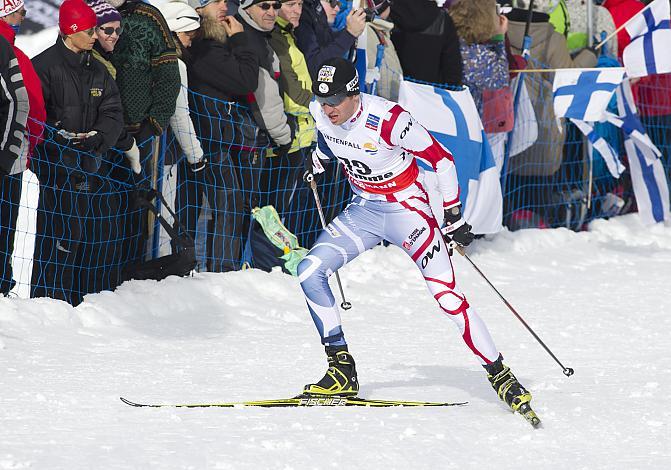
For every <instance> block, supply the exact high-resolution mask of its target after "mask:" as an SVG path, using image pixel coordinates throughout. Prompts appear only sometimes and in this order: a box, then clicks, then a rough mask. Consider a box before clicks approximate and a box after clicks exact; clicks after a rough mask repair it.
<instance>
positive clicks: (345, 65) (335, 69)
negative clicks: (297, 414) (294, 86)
mask: <svg viewBox="0 0 671 470" xmlns="http://www.w3.org/2000/svg"><path fill="white" fill-rule="evenodd" d="M312 92H313V93H314V94H315V95H317V96H321V97H326V96H333V95H336V94H339V93H345V94H347V96H353V95H358V94H359V93H360V88H359V74H357V72H356V69H355V68H354V64H352V62H350V61H348V60H345V59H343V58H341V57H334V58H333V59H329V60H327V61H326V62H324V63H323V64H321V65H320V66H319V71H318V72H317V80H315V81H314V82H313V83H312Z"/></svg>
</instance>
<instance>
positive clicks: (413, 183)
mask: <svg viewBox="0 0 671 470" xmlns="http://www.w3.org/2000/svg"><path fill="white" fill-rule="evenodd" d="M316 78H317V79H316V80H315V81H314V83H313V90H312V91H313V92H314V94H315V95H316V101H313V102H312V103H311V104H310V112H311V114H312V116H313V117H314V119H315V123H316V127H317V137H318V146H317V149H316V151H315V152H314V154H313V155H312V158H308V160H307V161H306V176H308V177H309V175H313V177H317V176H318V175H319V174H320V173H321V172H323V171H324V169H323V166H322V164H321V161H324V160H328V159H332V158H337V159H338V160H339V161H340V162H342V163H343V165H344V167H345V170H346V172H347V175H348V177H349V180H350V184H351V186H352V189H353V190H354V193H355V196H354V198H353V200H352V202H351V203H350V204H349V205H348V206H347V208H345V210H344V211H343V212H342V213H341V214H340V215H338V217H336V218H335V219H334V220H333V221H332V222H331V223H330V224H329V225H328V226H327V228H326V229H325V230H324V231H323V232H322V233H321V234H320V235H319V238H318V239H317V241H316V243H315V245H314V246H313V247H312V249H311V250H310V252H309V253H308V254H307V256H306V257H305V259H304V260H303V261H301V263H300V264H299V266H298V274H299V280H300V283H301V288H302V289H303V292H304V294H305V297H306V300H307V304H308V308H309V310H310V314H311V315H312V319H313V320H314V322H315V325H316V326H317V329H318V330H319V334H320V335H321V339H322V343H323V344H324V346H325V347H326V355H327V357H328V364H329V368H328V370H327V371H326V375H324V377H323V378H322V379H321V380H319V381H318V382H317V383H312V384H308V385H306V386H305V388H304V393H305V394H307V395H340V396H352V395H356V394H357V393H358V391H359V382H358V380H357V375H356V366H355V362H354V358H353V357H352V354H350V352H349V351H348V349H347V343H346V341H345V336H344V334H343V330H342V326H341V322H340V314H339V312H338V308H337V306H336V303H335V299H334V297H333V293H332V292H331V289H330V288H329V285H328V277H329V276H330V275H331V274H332V273H334V272H335V271H337V270H338V269H340V268H341V267H342V266H343V265H344V264H346V263H348V262H350V261H352V260H353V259H354V258H356V257H357V256H358V255H360V254H361V253H363V252H364V251H366V250H368V249H370V248H372V247H374V246H375V245H377V244H378V243H379V242H380V241H381V240H387V241H389V242H390V243H393V244H394V245H396V246H398V247H400V248H401V249H402V250H404V251H405V252H406V253H407V254H408V256H410V257H411V258H412V260H413V261H414V262H415V264H416V265H417V267H418V268H419V270H420V271H421V273H422V275H423V276H424V280H425V281H426V285H427V287H428V288H429V291H430V292H431V294H433V296H434V298H435V299H436V301H437V302H438V305H439V307H440V309H441V310H442V311H443V312H444V313H445V314H446V315H447V316H448V317H449V318H450V319H452V320H453V321H454V322H455V323H456V324H457V326H458V327H459V329H460V330H461V333H462V337H463V339H464V342H465V343H466V346H467V347H468V348H469V349H470V350H471V351H472V352H473V354H474V355H475V356H476V357H477V359H478V360H479V361H480V363H481V364H482V365H483V367H484V368H485V369H486V371H487V374H488V378H489V381H490V383H491V384H492V386H493V387H494V390H495V391H496V392H497V394H498V396H499V397H500V398H501V399H502V400H503V401H504V402H505V403H507V404H508V405H509V406H510V407H511V408H512V409H513V411H518V410H519V409H520V407H522V406H523V405H525V404H527V403H529V401H530V400H531V394H530V393H529V392H528V391H527V390H526V389H525V388H524V387H523V386H522V385H521V384H520V383H519V382H518V381H517V379H516V378H515V376H514V375H513V374H512V372H511V371H510V369H509V368H508V367H507V366H506V365H504V364H503V363H502V359H503V357H502V356H501V354H500V353H499V351H498V350H497V349H496V346H495V345H494V341H493V340H492V338H491V336H490V334H489V331H488V330H487V327H486V326H485V323H484V322H483V321H482V319H481V318H480V317H479V316H478V315H477V314H476V313H475V310H474V309H473V307H471V306H470V305H469V303H468V301H467V300H466V297H465V296H464V294H463V293H462V292H461V290H460V289H459V288H458V286H457V284H456V281H455V277H454V271H453V268H452V262H451V259H450V255H449V254H448V246H447V245H446V240H447V241H448V242H449V241H452V242H455V243H457V244H459V245H461V246H466V245H468V244H470V243H471V242H472V241H473V234H472V233H471V226H470V225H469V224H467V223H466V222H465V221H464V219H463V218H462V214H461V203H460V202H459V185H458V182H457V172H456V168H455V165H454V161H453V159H452V155H451V154H450V152H449V151H447V150H446V149H445V148H444V147H443V146H442V145H441V144H440V143H438V142H437V141H436V140H435V139H434V138H433V137H432V136H431V134H429V132H428V131H427V130H426V129H425V128H424V127H422V126H421V125H420V124H419V123H418V122H417V121H415V120H414V119H413V117H412V116H411V115H410V114H409V113H408V112H407V111H405V110H404V109H403V108H402V107H401V106H400V105H398V104H397V103H394V102H391V101H387V100H385V99H383V98H379V97H376V96H372V95H368V94H364V93H360V91H359V79H358V76H357V73H356V70H355V69H354V67H353V65H352V64H351V63H350V62H348V61H346V60H344V59H340V58H334V59H331V60H328V61H326V62H325V63H323V64H322V65H321V66H320V68H319V70H318V74H317V77H316ZM415 156H419V157H421V158H422V159H424V160H426V161H427V162H430V164H431V166H432V167H433V169H434V171H435V172H436V175H437V177H438V185H439V188H440V191H441V193H442V196H443V201H444V202H443V208H444V210H445V219H446V226H445V228H444V229H443V232H441V229H440V228H439V226H438V222H437V221H436V218H435V217H434V215H433V213H432V212H431V208H430V206H429V198H428V195H427V193H426V190H425V189H424V187H423V183H422V180H423V173H422V170H420V169H419V167H418V166H417V163H416V161H415ZM309 179H310V178H308V180H309ZM443 233H444V234H443ZM444 237H445V238H444ZM527 406H528V405H525V408H526V407H527Z"/></svg>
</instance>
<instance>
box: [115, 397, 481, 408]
mask: <svg viewBox="0 0 671 470" xmlns="http://www.w3.org/2000/svg"><path fill="white" fill-rule="evenodd" d="M121 401H122V402H124V403H125V404H126V405H130V406H134V407H138V408H245V407H260V408H293V407H313V406H364V407H376V408H379V407H391V406H401V407H406V406H407V407H419V406H441V407H442V406H462V405H465V404H467V403H468V402H430V401H405V400H370V399H366V398H360V397H339V396H297V397H294V398H280V399H276V400H258V401H240V402H212V403H160V404H149V403H137V402H133V401H130V400H128V399H126V398H123V397H121Z"/></svg>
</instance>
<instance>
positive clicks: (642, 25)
mask: <svg viewBox="0 0 671 470" xmlns="http://www.w3.org/2000/svg"><path fill="white" fill-rule="evenodd" d="M625 29H626V30H627V32H628V33H629V36H630V37H631V42H630V43H629V45H628V46H627V47H625V48H624V52H623V53H622V62H623V63H624V67H625V68H626V70H627V75H628V76H629V77H644V76H647V75H655V74H661V73H667V72H671V53H669V50H668V47H669V44H671V4H670V3H669V0H655V1H654V2H652V3H651V4H650V5H648V6H647V7H646V8H645V9H643V10H641V11H640V12H638V13H637V14H636V16H634V17H633V18H632V19H631V21H630V22H629V23H628V24H627V26H626V27H625Z"/></svg>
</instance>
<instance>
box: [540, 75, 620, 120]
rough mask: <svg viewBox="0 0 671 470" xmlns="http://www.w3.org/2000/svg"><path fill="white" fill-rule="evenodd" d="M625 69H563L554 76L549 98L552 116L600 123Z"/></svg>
mask: <svg viewBox="0 0 671 470" xmlns="http://www.w3.org/2000/svg"><path fill="white" fill-rule="evenodd" d="M623 77H624V69H623V68H621V67H613V68H603V69H563V70H558V71H557V72H556V73H555V78H554V82H553V84H552V95H553V105H554V111H555V116H557V117H558V118H559V117H564V118H567V119H569V118H570V119H578V120H580V121H592V122H593V121H600V120H602V119H603V118H604V114H605V112H606V108H607V107H608V102H609V101H610V99H611V97H612V96H613V93H614V92H615V89H616V88H617V86H618V85H619V84H620V83H622V78H623Z"/></svg>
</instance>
